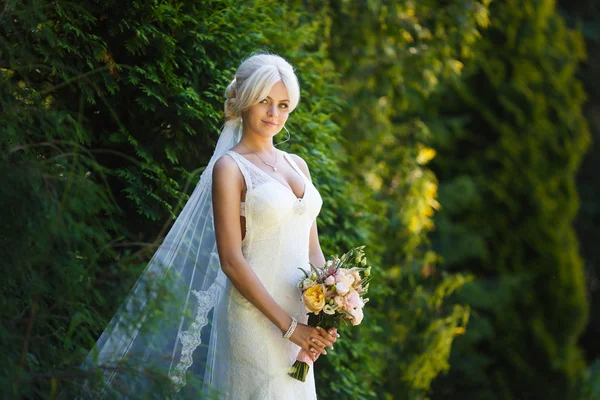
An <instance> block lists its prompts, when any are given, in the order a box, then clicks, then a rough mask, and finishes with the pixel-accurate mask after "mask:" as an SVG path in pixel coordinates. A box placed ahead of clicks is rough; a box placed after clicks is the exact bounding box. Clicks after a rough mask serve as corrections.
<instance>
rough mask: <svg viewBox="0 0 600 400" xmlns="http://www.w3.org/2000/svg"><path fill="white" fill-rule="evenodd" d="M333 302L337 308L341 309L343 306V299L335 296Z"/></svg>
mask: <svg viewBox="0 0 600 400" xmlns="http://www.w3.org/2000/svg"><path fill="white" fill-rule="evenodd" d="M333 302H334V303H335V305H336V306H338V307H343V306H344V298H343V297H342V296H335V297H334V298H333Z"/></svg>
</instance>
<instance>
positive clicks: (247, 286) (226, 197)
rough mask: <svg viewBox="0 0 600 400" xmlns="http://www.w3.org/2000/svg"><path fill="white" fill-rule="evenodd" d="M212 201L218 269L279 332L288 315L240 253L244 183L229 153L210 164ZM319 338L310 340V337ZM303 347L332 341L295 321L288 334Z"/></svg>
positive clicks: (321, 347) (320, 349)
mask: <svg viewBox="0 0 600 400" xmlns="http://www.w3.org/2000/svg"><path fill="white" fill-rule="evenodd" d="M212 177H213V182H212V201H213V212H214V223H215V235H216V240H217V250H218V253H219V260H220V262H221V269H222V270H223V272H224V273H225V275H227V277H228V278H229V279H230V280H231V282H232V283H233V285H234V286H235V287H236V288H237V290H238V291H239V292H240V294H241V295H242V296H244V297H245V298H246V299H247V300H248V301H249V302H250V303H252V304H253V305H254V306H255V307H256V308H257V309H258V310H259V311H260V312H262V313H263V314H264V315H265V316H266V317H267V318H269V320H271V321H272V322H273V323H274V324H275V325H276V326H277V327H278V328H279V330H281V332H282V333H283V332H285V331H286V330H287V329H288V327H289V326H290V324H291V321H292V319H291V317H290V316H289V315H288V313H287V312H286V311H285V310H284V309H283V308H281V306H280V305H279V304H277V302H275V300H273V298H272V297H271V295H270V294H269V292H267V290H266V289H265V287H264V285H263V284H262V282H261V281H260V279H258V277H257V276H256V274H255V273H254V271H253V270H252V268H251V267H250V266H249V265H248V262H247V261H246V259H245V258H244V256H243V254H242V229H241V224H240V212H239V210H240V196H241V193H242V189H243V186H244V181H243V176H242V174H241V172H240V170H239V168H238V166H237V164H236V162H235V160H233V159H232V158H231V157H230V156H223V157H221V158H220V159H219V160H217V162H216V163H215V165H214V169H213V175H212ZM315 336H317V337H318V336H321V338H320V340H315V341H311V338H312V337H315ZM290 340H292V341H293V342H294V343H296V344H297V345H298V346H300V347H302V348H303V349H305V350H307V351H310V347H314V348H316V349H317V351H318V352H320V353H323V354H327V353H326V352H325V349H324V347H325V346H327V347H330V348H332V347H333V346H332V341H331V340H328V338H326V337H324V336H323V335H320V331H319V330H316V329H315V328H312V327H309V326H307V325H304V324H301V323H298V326H297V327H296V330H295V331H294V334H293V335H292V337H291V338H290Z"/></svg>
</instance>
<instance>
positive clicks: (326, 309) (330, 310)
mask: <svg viewBox="0 0 600 400" xmlns="http://www.w3.org/2000/svg"><path fill="white" fill-rule="evenodd" d="M336 309H337V306H332V305H330V304H326V305H325V307H323V312H324V313H325V314H328V315H333V314H335V310H336Z"/></svg>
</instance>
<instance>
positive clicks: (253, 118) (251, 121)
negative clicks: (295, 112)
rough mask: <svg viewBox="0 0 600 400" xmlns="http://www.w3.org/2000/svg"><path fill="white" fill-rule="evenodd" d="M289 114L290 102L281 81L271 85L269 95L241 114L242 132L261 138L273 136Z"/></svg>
mask: <svg viewBox="0 0 600 400" xmlns="http://www.w3.org/2000/svg"><path fill="white" fill-rule="evenodd" d="M289 114H290V100H289V97H288V92H287V89H286V87H285V85H284V84H283V82H282V81H279V82H277V83H275V84H274V85H273V87H272V88H271V91H270V92H269V95H268V96H267V97H266V98H264V99H262V100H260V101H259V102H258V103H256V104H253V105H252V106H250V108H249V109H248V110H246V111H244V112H243V113H242V118H243V120H244V132H247V131H252V132H253V133H255V134H257V135H259V136H263V137H273V136H275V135H276V134H277V133H278V132H279V131H280V130H281V129H282V128H283V125H284V124H285V121H287V118H288V115H289Z"/></svg>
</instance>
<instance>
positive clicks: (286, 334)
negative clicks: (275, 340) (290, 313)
mask: <svg viewBox="0 0 600 400" xmlns="http://www.w3.org/2000/svg"><path fill="white" fill-rule="evenodd" d="M296 325H298V321H296V319H295V318H294V317H292V323H291V324H290V327H289V328H288V330H287V332H285V334H284V335H283V338H284V339H289V338H290V336H292V333H294V330H295V329H296Z"/></svg>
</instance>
